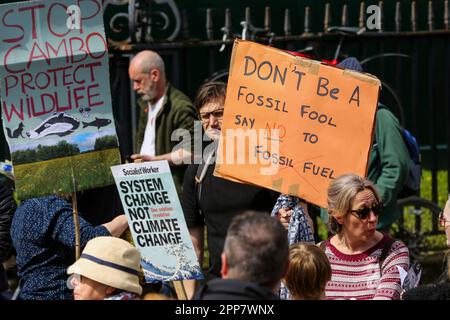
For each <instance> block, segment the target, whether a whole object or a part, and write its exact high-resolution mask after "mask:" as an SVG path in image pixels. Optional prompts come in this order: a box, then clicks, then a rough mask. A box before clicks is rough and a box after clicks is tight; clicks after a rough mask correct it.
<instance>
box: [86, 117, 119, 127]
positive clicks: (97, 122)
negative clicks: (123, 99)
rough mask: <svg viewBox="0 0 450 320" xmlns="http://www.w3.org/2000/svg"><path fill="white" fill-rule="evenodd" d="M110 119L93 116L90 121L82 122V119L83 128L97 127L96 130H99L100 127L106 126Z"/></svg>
mask: <svg viewBox="0 0 450 320" xmlns="http://www.w3.org/2000/svg"><path fill="white" fill-rule="evenodd" d="M111 122H112V121H111V120H110V119H102V118H97V117H95V120H94V121H91V122H84V121H83V128H86V127H97V130H100V128H101V127H106V126H107V125H109V124H110V123H111Z"/></svg>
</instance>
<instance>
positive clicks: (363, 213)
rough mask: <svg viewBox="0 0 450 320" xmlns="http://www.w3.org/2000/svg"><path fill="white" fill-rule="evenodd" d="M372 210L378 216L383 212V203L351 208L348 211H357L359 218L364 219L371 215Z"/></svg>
mask: <svg viewBox="0 0 450 320" xmlns="http://www.w3.org/2000/svg"><path fill="white" fill-rule="evenodd" d="M370 211H372V212H373V214H374V215H375V216H378V215H379V214H380V213H381V212H383V203H382V202H378V203H374V204H373V205H372V206H370V207H362V208H359V209H356V210H349V211H348V212H351V213H355V214H356V216H357V217H358V218H359V219H362V220H364V219H367V217H368V216H369V215H370Z"/></svg>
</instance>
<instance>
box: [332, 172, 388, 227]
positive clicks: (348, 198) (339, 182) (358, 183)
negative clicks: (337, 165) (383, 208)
mask: <svg viewBox="0 0 450 320" xmlns="http://www.w3.org/2000/svg"><path fill="white" fill-rule="evenodd" d="M365 189H369V190H370V191H372V193H373V195H374V196H375V198H376V199H377V202H380V201H381V196H380V193H379V192H378V190H377V188H376V187H375V185H374V184H373V182H372V181H370V180H368V179H367V178H363V177H360V176H358V175H356V174H344V175H342V176H340V177H338V178H336V179H334V180H333V181H332V182H331V183H330V186H329V187H328V214H329V215H330V219H329V225H328V227H329V229H330V231H331V232H332V233H333V234H336V233H339V232H340V231H341V229H342V226H341V225H340V224H339V223H337V221H336V219H335V218H334V217H343V216H345V215H346V214H347V213H348V211H349V210H351V206H352V202H353V199H355V197H356V195H357V194H358V193H359V192H361V191H364V190H365Z"/></svg>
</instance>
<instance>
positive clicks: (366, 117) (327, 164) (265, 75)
mask: <svg viewBox="0 0 450 320" xmlns="http://www.w3.org/2000/svg"><path fill="white" fill-rule="evenodd" d="M379 90H380V81H379V80H378V79H377V78H376V77H373V76H371V75H368V74H363V73H358V72H354V71H350V70H342V69H338V68H335V67H331V66H327V65H324V64H321V63H320V62H318V61H314V60H310V59H306V58H302V57H297V56H294V55H292V54H290V53H288V52H285V51H282V50H279V49H275V48H272V47H267V46H264V45H260V44H257V43H253V42H249V41H241V40H236V41H235V44H234V47H233V52H232V58H231V65H230V73H229V78H228V87H227V96H226V100H225V112H224V118H223V122H222V130H221V137H220V139H221V140H220V144H219V150H218V155H217V160H216V168H215V172H214V175H216V176H219V177H223V178H226V179H230V180H234V181H237V182H243V183H252V184H256V185H259V186H263V187H266V188H270V189H273V190H276V191H279V192H281V193H285V194H290V195H294V196H298V197H300V198H303V199H305V200H307V201H309V202H311V203H314V204H316V205H319V206H322V207H326V189H327V187H328V185H329V183H330V181H331V179H334V178H336V177H338V176H339V175H341V174H344V173H350V172H353V173H356V174H359V175H361V176H365V175H366V171H367V162H368V157H369V151H370V148H371V141H372V132H373V127H374V121H375V113H376V108H377V102H378V93H379Z"/></svg>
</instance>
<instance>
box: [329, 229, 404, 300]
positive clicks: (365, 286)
mask: <svg viewBox="0 0 450 320" xmlns="http://www.w3.org/2000/svg"><path fill="white" fill-rule="evenodd" d="M389 239H390V237H389V236H387V235H385V236H384V237H383V238H382V239H381V240H380V241H379V242H378V243H377V244H376V245H374V246H373V247H371V248H369V249H368V250H366V251H365V252H363V253H358V254H352V255H349V254H344V253H342V252H340V251H339V250H338V249H337V248H336V247H335V246H333V245H332V244H331V243H330V240H327V241H326V250H325V253H326V255H327V257H328V259H329V260H330V263H331V270H332V275H331V280H330V281H329V282H328V284H327V286H326V288H325V294H326V297H327V299H328V300H336V299H341V300H342V299H347V300H348V299H351V300H367V299H376V300H391V299H400V293H401V287H400V274H399V271H398V269H397V266H398V267H402V268H403V269H404V270H406V271H407V270H408V268H409V252H408V248H407V247H406V246H405V245H404V244H403V243H402V242H400V241H398V240H397V241H395V242H394V243H393V244H392V246H391V249H390V250H389V253H388V255H387V257H386V258H385V260H384V261H383V264H382V266H381V270H380V265H379V259H380V255H381V252H382V250H383V247H384V245H385V243H386V242H387V241H388V240H389Z"/></svg>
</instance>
